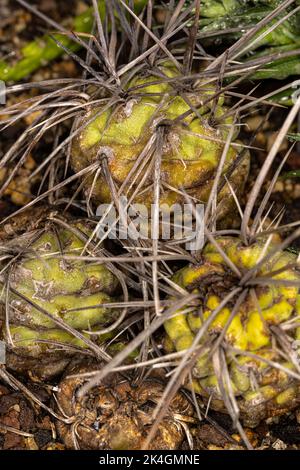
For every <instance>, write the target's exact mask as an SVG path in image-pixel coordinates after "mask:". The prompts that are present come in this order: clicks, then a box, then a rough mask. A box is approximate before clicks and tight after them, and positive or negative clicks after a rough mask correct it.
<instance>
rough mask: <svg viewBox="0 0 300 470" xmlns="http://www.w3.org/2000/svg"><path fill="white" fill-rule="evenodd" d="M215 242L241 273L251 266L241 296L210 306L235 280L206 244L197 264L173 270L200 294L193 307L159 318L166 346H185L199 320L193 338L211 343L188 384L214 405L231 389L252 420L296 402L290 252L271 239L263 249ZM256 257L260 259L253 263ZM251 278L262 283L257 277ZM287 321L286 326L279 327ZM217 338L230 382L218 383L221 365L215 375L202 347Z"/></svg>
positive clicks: (294, 281) (295, 292)
mask: <svg viewBox="0 0 300 470" xmlns="http://www.w3.org/2000/svg"><path fill="white" fill-rule="evenodd" d="M216 242H217V243H218V245H219V247H221V249H222V250H223V252H224V253H225V254H226V255H227V257H228V258H227V259H229V260H230V261H231V262H232V263H234V265H235V266H236V267H237V268H238V270H239V272H240V273H242V276H245V274H246V273H247V272H249V270H251V269H252V270H253V269H254V270H256V276H257V277H256V278H254V282H253V283H252V284H248V285H247V283H246V284H245V285H244V289H245V296H244V298H243V300H242V302H241V303H240V304H239V305H238V304H235V300H236V297H235V298H233V299H231V300H230V302H229V303H227V304H226V305H225V306H223V308H221V309H220V308H219V311H218V307H219V306H220V304H221V302H222V300H223V299H224V298H225V297H226V295H227V294H228V293H230V291H232V290H234V288H236V287H237V286H239V282H240V280H239V279H238V278H237V274H236V273H234V272H233V271H232V270H231V268H230V267H229V266H228V264H227V261H225V260H224V257H223V255H222V254H221V253H220V252H219V251H218V250H217V249H216V247H215V245H212V244H211V243H208V244H207V245H206V247H205V248H204V251H203V257H202V261H201V262H200V263H199V264H198V265H193V266H187V267H184V268H183V269H181V270H180V271H178V272H177V273H176V274H175V275H174V277H173V280H174V282H176V283H177V284H178V285H180V286H181V287H183V288H184V289H186V290H187V291H190V292H196V293H198V294H199V299H200V300H199V306H198V307H197V308H196V310H195V311H193V312H191V313H188V314H181V313H180V311H179V312H178V315H176V316H174V317H173V318H171V319H169V320H167V321H166V322H165V330H166V332H167V340H166V347H167V348H168V349H169V348H174V349H176V350H177V351H181V350H185V349H189V348H190V347H191V345H192V344H193V341H194V339H195V336H196V335H197V333H198V332H199V330H200V329H201V328H202V327H203V325H204V324H205V325H206V326H205V328H204V330H205V333H204V335H203V336H202V337H201V340H200V344H202V345H205V344H206V343H208V342H209V341H210V340H211V341H212V344H211V345H210V350H208V351H207V350H206V352H203V353H202V355H200V356H199V358H198V359H197V362H196V363H195V366H194V369H193V378H194V385H193V386H194V388H195V391H196V392H197V393H199V394H200V395H201V396H202V397H203V398H204V399H208V398H209V397H210V398H211V399H212V400H211V402H210V406H212V408H215V409H217V410H221V411H224V410H225V404H224V393H225V392H224V390H225V391H226V390H227V393H228V392H229V391H231V392H232V393H233V394H234V395H235V396H236V400H237V403H238V406H239V409H240V413H241V418H242V419H243V422H244V423H245V424H246V425H248V426H252V427H254V426H256V425H257V424H258V423H259V422H260V420H262V419H265V418H268V417H272V416H276V415H280V414H283V413H285V412H287V411H288V410H291V409H293V408H294V407H296V406H297V404H298V403H299V398H300V387H299V379H297V372H298V360H297V356H298V347H299V346H298V345H299V338H300V336H299V334H300V329H299V326H297V317H298V315H299V305H300V303H299V299H300V297H299V287H300V284H299V281H300V273H299V271H298V269H297V267H295V266H296V264H297V256H296V255H295V254H294V253H290V252H287V251H280V249H279V248H278V246H276V245H274V244H272V243H271V244H269V245H267V248H265V247H266V245H265V244H264V243H263V242H258V241H257V242H255V243H254V244H252V245H248V246H246V245H243V243H242V242H241V240H240V239H238V238H232V237H222V238H218V239H216ZM277 248H278V250H277ZM264 256H267V259H266V262H264V263H260V264H259V262H260V261H261V260H262V259H263V257H264ZM255 279H256V280H257V285H255ZM258 279H260V280H262V279H263V280H265V282H263V283H261V284H260V283H259V280H258ZM235 305H238V306H237V307H235ZM216 313H217V315H216ZM287 325H289V326H290V328H288V329H286V327H287ZM219 337H221V340H222V342H221V347H222V351H223V352H224V354H225V358H226V364H227V366H226V367H227V368H228V372H229V377H230V384H225V385H224V382H222V381H223V380H225V379H224V377H225V372H224V367H225V366H224V365H223V368H222V372H221V375H220V371H219V372H217V366H216V362H215V356H214V355H213V354H211V353H210V352H212V351H214V352H215V353H216V351H217V349H215V350H214V347H213V344H214V342H213V338H214V339H215V340H216V341H218V338H219ZM287 345H288V346H287ZM222 377H223V379H222Z"/></svg>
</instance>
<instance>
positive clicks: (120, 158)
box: [71, 62, 249, 218]
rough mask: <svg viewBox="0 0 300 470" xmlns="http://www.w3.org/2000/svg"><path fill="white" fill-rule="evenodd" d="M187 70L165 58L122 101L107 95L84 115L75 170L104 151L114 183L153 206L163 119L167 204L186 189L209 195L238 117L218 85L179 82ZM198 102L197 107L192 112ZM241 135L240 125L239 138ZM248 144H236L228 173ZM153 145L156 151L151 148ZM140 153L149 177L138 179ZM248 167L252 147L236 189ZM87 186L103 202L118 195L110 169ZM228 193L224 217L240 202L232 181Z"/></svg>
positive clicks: (223, 196) (142, 174)
mask: <svg viewBox="0 0 300 470" xmlns="http://www.w3.org/2000/svg"><path fill="white" fill-rule="evenodd" d="M181 78H182V77H181V75H180V74H179V72H178V71H177V70H176V68H175V67H173V66H171V65H170V64H166V62H163V63H161V64H160V65H158V66H157V67H154V68H153V69H152V70H147V71H144V72H143V73H140V74H138V75H137V76H136V77H134V78H133V79H131V80H130V81H129V82H128V83H127V84H126V86H125V90H127V97H126V99H125V100H124V101H123V102H120V103H117V104H116V105H112V106H109V105H107V102H108V100H109V99H110V98H109V96H108V97H107V100H105V102H104V104H103V106H102V107H97V108H96V109H95V108H94V109H91V110H90V111H89V112H88V113H87V115H85V116H84V117H83V118H82V119H80V120H79V121H78V123H77V126H78V128H81V129H82V128H83V129H82V130H81V131H80V133H79V134H78V135H77V137H76V138H75V139H74V142H73V147H72V158H71V161H72V165H73V169H74V171H76V172H79V171H82V170H83V169H84V168H86V167H88V166H89V165H91V163H93V162H95V161H97V159H98V160H99V163H100V162H101V158H102V157H103V155H104V156H106V158H107V163H108V168H109V171H110V174H111V177H112V179H113V181H114V184H115V185H116V186H117V187H120V186H122V188H123V194H126V195H127V197H128V198H129V197H131V196H132V195H133V194H135V197H134V202H137V203H143V204H145V205H147V206H150V204H151V203H152V202H153V181H154V171H153V159H154V158H155V155H156V151H155V148H157V145H158V144H157V135H158V130H159V128H160V129H162V127H163V129H164V132H163V140H162V143H161V144H159V152H160V153H161V166H160V181H161V187H162V190H161V194H160V204H161V205H162V204H166V205H167V206H169V207H170V206H172V205H173V204H175V203H183V202H184V201H185V195H184V193H185V192H186V193H187V194H188V195H189V196H191V197H193V198H194V199H195V200H197V201H199V202H202V203H205V202H207V200H208V197H209V194H210V190H211V187H212V184H213V180H214V177H215V175H216V172H217V168H218V164H219V162H220V158H221V155H222V151H223V149H224V144H225V142H226V139H227V137H228V134H229V129H230V126H232V125H233V122H232V119H231V118H229V119H224V121H223V120H222V116H223V114H224V113H225V112H226V109H227V108H226V106H224V97H223V96H221V97H220V98H218V99H217V103H216V106H215V109H214V110H213V108H214V104H213V96H214V92H215V89H214V87H212V86H209V85H207V86H205V85H201V84H196V83H194V85H193V86H192V87H186V89H182V91H180V89H178V88H176V86H179V85H180V79H181ZM126 80H127V81H128V79H127V78H125V83H126ZM176 80H178V82H176ZM191 106H192V107H193V109H195V108H197V111H196V112H194V111H193V112H191ZM185 114H186V117H184V116H185ZM236 137H237V132H236V130H235V131H234V134H233V140H234V139H235V138H236ZM241 147H242V145H241V144H240V143H239V142H237V141H234V142H233V143H232V144H231V145H230V147H229V151H228V152H227V156H226V162H225V164H224V167H223V169H222V174H225V173H226V171H227V170H228V168H229V167H230V166H231V165H232V164H234V162H235V161H236V160H237V157H238V154H239V151H240V150H241ZM147 148H148V149H149V151H148V152H147V153H145V149H147ZM141 156H142V157H143V159H142V161H141ZM138 161H140V165H139V179H138V182H140V181H144V182H143V183H140V185H138V184H137V182H135V183H134V184H132V180H133V177H134V174H135V172H134V168H135V167H136V171H138V167H137V162H138ZM147 161H148V164H146V165H145V162H147ZM248 169H249V155H248V154H247V156H246V158H244V160H243V163H242V164H241V165H239V167H238V168H237V169H236V170H235V171H234V172H233V174H232V176H231V178H230V182H231V185H232V187H233V189H234V190H235V191H236V192H237V194H241V193H242V191H243V187H244V183H245V181H246V179H247V175H248ZM149 170H150V171H149ZM147 171H148V173H147ZM86 192H87V193H88V194H91V196H92V198H93V199H94V201H95V202H97V203H102V202H105V203H107V202H111V200H112V195H111V192H112V189H111V187H110V185H109V182H108V181H107V178H106V176H105V174H104V172H102V173H101V174H100V175H99V177H98V178H97V181H94V175H91V177H90V178H89V179H88V180H87V184H86ZM221 200H223V202H224V206H223V208H222V210H221V211H220V214H219V216H220V218H221V217H223V216H224V215H226V214H228V212H229V211H230V210H232V208H233V207H234V201H233V198H232V197H231V192H230V189H229V186H228V185H225V186H224V188H223V190H222V191H221V192H220V194H219V201H221Z"/></svg>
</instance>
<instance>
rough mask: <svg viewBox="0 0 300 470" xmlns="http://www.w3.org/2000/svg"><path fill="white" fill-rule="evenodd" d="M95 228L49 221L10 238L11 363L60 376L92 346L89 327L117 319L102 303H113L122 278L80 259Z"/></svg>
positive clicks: (6, 323) (5, 301) (6, 283)
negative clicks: (71, 360) (73, 358)
mask: <svg viewBox="0 0 300 470" xmlns="http://www.w3.org/2000/svg"><path fill="white" fill-rule="evenodd" d="M90 230H91V228H90V227H88V226H87V223H86V222H83V221H76V220H75V221H72V222H69V223H68V224H67V225H66V228H65V227H64V226H60V225H59V224H57V223H54V222H51V221H48V222H47V221H43V222H41V223H40V224H39V226H38V228H36V230H32V231H28V232H25V233H23V234H22V235H19V236H13V237H10V239H8V240H6V241H5V242H4V247H5V249H6V251H7V253H10V254H14V257H13V256H12V257H11V259H9V261H8V262H7V260H5V262H3V263H2V269H3V271H2V272H3V274H2V280H1V297H0V302H1V303H0V307H1V312H2V314H1V318H2V330H1V331H2V333H1V334H2V337H3V338H4V339H5V341H6V344H7V345H8V364H7V365H8V366H9V367H11V368H13V369H16V370H20V371H23V370H25V371H28V369H31V371H32V372H33V373H36V374H37V375H42V376H43V377H45V376H49V375H50V376H51V375H54V374H56V373H57V372H59V371H60V370H62V369H63V368H64V367H65V365H66V364H67V363H68V357H70V356H71V355H72V353H74V352H77V353H78V352H80V351H82V350H85V349H87V348H88V346H87V344H86V343H85V342H84V338H85V337H86V338H88V339H89V340H91V338H92V337H91V336H90V335H87V334H86V333H85V332H86V331H87V330H89V331H92V330H95V329H98V330H99V329H102V328H99V327H100V326H103V327H104V326H106V325H109V324H112V323H113V322H114V321H115V320H116V318H117V315H118V312H116V311H115V310H113V309H111V308H108V307H107V306H106V307H102V304H105V305H107V304H109V303H111V302H112V300H113V296H114V293H115V291H116V289H117V287H118V284H119V283H118V279H117V277H116V276H115V275H114V274H113V273H112V272H111V271H110V269H109V268H108V267H107V266H106V265H105V264H103V263H99V262H87V261H81V259H80V254H81V252H82V250H83V248H84V246H85V243H86V240H87V239H88V236H89V235H88V234H89V233H90ZM68 257H69V258H70V257H72V258H73V259H68ZM59 321H60V322H61V321H63V323H64V325H65V328H64V327H63V326H62V325H61V323H59ZM69 327H70V328H71V329H73V330H74V331H78V332H80V334H81V335H83V339H81V338H80V337H76V336H74V335H73V333H72V330H70V328H69ZM104 336H105V335H104ZM103 340H105V337H104V338H103V337H101V336H100V337H97V342H99V341H100V343H101V342H102V341H103Z"/></svg>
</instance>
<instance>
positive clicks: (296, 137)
mask: <svg viewBox="0 0 300 470" xmlns="http://www.w3.org/2000/svg"><path fill="white" fill-rule="evenodd" d="M287 138H288V139H289V140H290V141H291V142H300V133H299V132H298V133H296V134H287Z"/></svg>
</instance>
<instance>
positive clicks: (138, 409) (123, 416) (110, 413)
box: [56, 363, 193, 450]
mask: <svg viewBox="0 0 300 470" xmlns="http://www.w3.org/2000/svg"><path fill="white" fill-rule="evenodd" d="M99 367H101V364H98V365H97V364H95V363H94V364H93V363H90V364H87V363H85V364H84V365H82V364H76V363H75V364H74V365H73V364H71V365H70V366H69V368H68V369H67V371H66V373H65V376H64V378H63V379H62V380H61V382H60V383H59V386H58V392H57V394H56V397H57V403H58V405H59V408H60V410H63V412H64V414H65V415H66V416H68V417H70V418H74V423H75V424H74V423H73V426H71V425H70V424H65V423H63V422H62V421H59V422H57V428H58V432H59V434H60V436H61V438H62V440H63V442H64V443H65V445H66V447H67V448H69V449H73V448H77V449H90V450H103V449H109V450H139V449H141V448H142V446H143V441H144V440H145V438H146V437H147V432H148V431H149V429H150V427H151V422H152V417H151V412H152V411H153V408H154V406H155V403H156V402H157V401H158V400H159V398H160V396H161V394H162V392H163V389H164V384H163V381H162V379H161V378H160V377H158V376H153V375H152V376H150V377H147V378H144V380H142V382H141V383H139V384H136V385H133V384H132V383H130V381H129V380H124V377H122V376H121V375H120V374H113V375H112V376H111V377H110V378H109V379H108V380H106V381H105V383H103V384H102V385H101V386H99V387H95V388H94V389H93V390H91V393H89V394H88V395H86V396H85V397H83V398H78V397H77V396H76V391H77V390H78V388H79V387H80V386H81V385H82V384H83V383H84V381H85V377H84V376H86V377H88V374H89V373H92V372H93V371H95V370H97V369H98V368H99ZM81 374H82V375H81ZM192 415H193V406H192V405H191V404H190V403H189V402H188V400H187V398H186V397H185V396H184V395H183V394H182V393H178V394H177V395H176V396H175V397H174V399H173V400H172V403H171V405H170V407H169V410H168V412H167V413H166V416H165V417H164V420H163V421H162V423H161V425H160V427H159V430H158V432H157V435H156V437H155V439H154V440H153V441H152V442H151V447H150V448H151V449H155V450H176V449H178V448H180V445H181V444H182V442H183V440H184V438H185V431H184V427H183V426H181V425H180V419H181V417H182V419H183V420H184V417H186V420H189V419H190V420H192V418H191V417H192ZM74 425H75V426H76V435H75V434H74V432H72V428H73V429H74Z"/></svg>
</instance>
